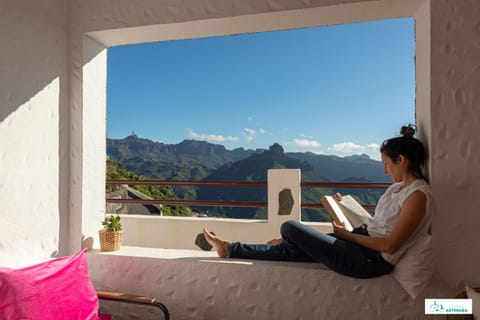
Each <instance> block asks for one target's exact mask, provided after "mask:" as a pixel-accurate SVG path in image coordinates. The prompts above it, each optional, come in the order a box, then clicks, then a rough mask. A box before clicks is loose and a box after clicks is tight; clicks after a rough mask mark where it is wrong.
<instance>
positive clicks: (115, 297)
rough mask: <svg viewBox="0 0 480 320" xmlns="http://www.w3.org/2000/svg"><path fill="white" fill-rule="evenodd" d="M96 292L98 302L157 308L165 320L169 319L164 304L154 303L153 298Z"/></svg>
mask: <svg viewBox="0 0 480 320" xmlns="http://www.w3.org/2000/svg"><path fill="white" fill-rule="evenodd" d="M96 291H97V295H98V298H99V299H100V300H107V301H115V302H122V303H131V304H139V305H146V306H149V307H153V308H158V309H160V310H161V311H162V312H163V316H164V319H165V320H169V319H170V314H169V312H168V309H167V307H165V305H164V304H162V303H160V302H158V301H156V300H155V298H153V297H148V296H139V295H132V294H126V293H120V292H112V291H103V290H96Z"/></svg>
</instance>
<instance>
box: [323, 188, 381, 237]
mask: <svg viewBox="0 0 480 320" xmlns="http://www.w3.org/2000/svg"><path fill="white" fill-rule="evenodd" d="M320 202H321V203H322V205H323V206H324V207H325V210H327V212H328V214H329V215H330V217H331V218H332V219H333V220H334V221H335V222H343V223H345V228H346V229H347V230H348V231H352V230H353V228H356V227H359V226H361V225H362V224H364V223H365V222H366V221H367V220H368V218H371V217H372V216H371V215H370V214H369V213H368V211H367V210H365V208H363V207H362V205H361V204H360V203H358V202H357V200H355V199H354V198H353V197H352V196H351V195H346V196H342V201H337V200H335V199H334V198H333V197H332V196H323V197H322V198H320Z"/></svg>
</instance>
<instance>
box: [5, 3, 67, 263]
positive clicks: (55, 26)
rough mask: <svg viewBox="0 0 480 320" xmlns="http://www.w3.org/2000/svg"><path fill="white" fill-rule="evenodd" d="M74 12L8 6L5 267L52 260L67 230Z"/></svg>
mask: <svg viewBox="0 0 480 320" xmlns="http://www.w3.org/2000/svg"><path fill="white" fill-rule="evenodd" d="M67 7H68V6H67V4H66V3H65V2H64V1H62V0H45V1H25V0H20V1H4V0H2V1H0V44H1V45H0V46H1V49H0V265H3V266H5V265H7V266H18V265H23V264H29V263H32V262H36V261H40V260H45V259H46V258H49V257H50V256H52V255H55V254H56V253H58V251H59V250H60V251H61V250H62V248H63V245H64V244H65V243H64V242H61V241H60V237H61V234H63V233H62V232H61V231H60V230H61V228H60V226H62V227H63V230H65V229H66V226H67V223H68V221H67V218H68V216H67V210H66V206H67V203H68V179H69V178H68V172H67V167H68V162H67V161H66V157H67V153H66V150H67V138H68V132H69V128H68V126H66V125H65V120H66V119H67V114H68V101H67V98H68V83H69V80H68V74H67V64H68V62H67V23H68V21H67V17H68V10H67Z"/></svg>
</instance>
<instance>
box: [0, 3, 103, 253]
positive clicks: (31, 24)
mask: <svg viewBox="0 0 480 320" xmlns="http://www.w3.org/2000/svg"><path fill="white" fill-rule="evenodd" d="M68 9H69V8H68V2H67V1H63V0H46V1H38V2H37V1H2V2H1V3H0V40H1V41H2V50H0V106H1V107H0V127H3V130H7V131H8V130H9V125H10V122H9V121H12V120H10V119H12V115H13V114H14V113H15V112H17V111H20V109H21V108H22V107H23V108H22V110H21V112H26V113H27V114H28V113H32V114H34V113H35V112H37V113H38V112H41V109H42V108H44V107H45V106H44V105H43V103H36V101H35V99H33V98H34V97H35V96H37V95H38V94H39V93H41V92H42V91H44V90H45V89H46V88H47V87H49V86H50V87H51V84H53V83H55V81H58V86H59V89H58V90H59V92H58V100H56V101H52V102H53V103H58V131H59V136H58V156H59V168H58V170H59V171H58V174H59V176H58V179H59V184H60V185H59V188H58V190H59V191H58V192H59V195H58V196H59V203H58V209H59V212H60V217H59V218H60V233H65V234H66V233H67V232H68V231H67V230H68V224H69V221H68V212H69V210H68V206H69V193H68V184H69V180H70V178H69V175H70V170H69V169H70V168H69V167H70V165H69V154H70V147H69V142H70V141H69V140H70V130H71V129H70V126H71V125H70V98H71V97H70V84H71V81H70V76H71V75H77V76H78V77H81V68H82V62H80V63H77V64H75V63H73V62H70V57H71V51H70V48H74V50H75V49H76V50H82V48H81V46H76V47H75V46H71V45H70V42H69V41H70V36H69V32H70V31H69V30H70V26H69V21H68V16H69V14H68ZM88 54H90V55H91V56H87V57H82V54H81V53H80V54H79V56H80V57H82V58H83V61H84V62H83V64H86V63H88V62H89V61H90V60H91V59H92V58H93V57H94V56H95V55H96V54H98V53H95V52H89V53H88ZM74 70H80V73H75V72H74ZM29 103H30V104H29ZM28 104H29V105H28ZM56 116H57V115H54V117H56ZM13 125H14V126H16V125H17V124H16V123H14V124H13ZM23 125H25V124H23V123H20V124H18V126H23ZM65 234H60V235H59V236H60V239H66V237H65ZM67 249H68V248H67V244H66V242H65V241H60V242H59V252H57V253H54V254H60V255H62V254H66V253H67Z"/></svg>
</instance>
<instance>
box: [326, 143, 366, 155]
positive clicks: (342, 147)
mask: <svg viewBox="0 0 480 320" xmlns="http://www.w3.org/2000/svg"><path fill="white" fill-rule="evenodd" d="M361 149H362V146H360V145H358V144H355V143H353V142H342V143H336V144H334V145H333V146H332V150H333V151H335V152H340V153H351V152H358V151H359V150H361Z"/></svg>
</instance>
